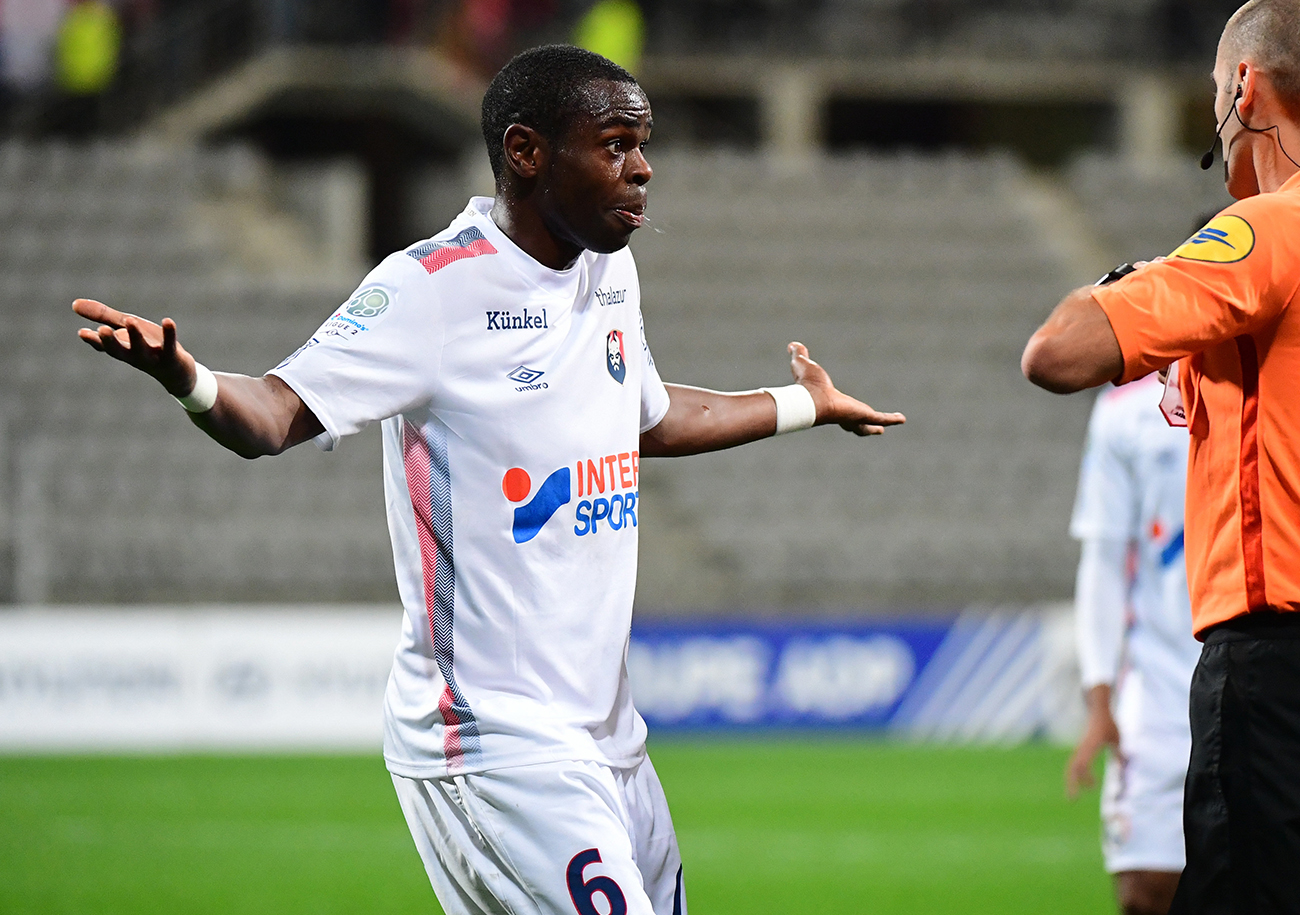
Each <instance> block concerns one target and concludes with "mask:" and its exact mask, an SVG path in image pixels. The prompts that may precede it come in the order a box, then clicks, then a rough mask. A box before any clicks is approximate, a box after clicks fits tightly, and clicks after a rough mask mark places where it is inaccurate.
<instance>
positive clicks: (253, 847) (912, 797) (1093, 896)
mask: <svg viewBox="0 0 1300 915" xmlns="http://www.w3.org/2000/svg"><path fill="white" fill-rule="evenodd" d="M651 752H652V754H653V757H654V760H655V764H656V767H657V768H658V770H659V774H660V777H661V778H662V780H663V783H664V786H665V789H666V790H667V792H668V798H669V801H670V802H671V804H672V806H673V813H674V818H675V821H676V823H677V831H678V835H679V837H680V841H681V846H682V855H683V857H684V858H685V862H686V864H685V874H686V888H687V898H688V900H689V904H690V907H691V910H692V911H693V912H694V913H695V915H732V913H734V915H742V913H744V915H757V913H773V915H776V913H780V915H792V913H796V915H797V913H803V912H808V913H823V912H826V913H830V912H833V913H856V912H863V913H880V915H886V913H926V915H940V913H949V912H950V913H962V915H969V913H975V912H990V913H994V912H996V913H999V915H1003V913H1006V915H1010V913H1019V912H1024V913H1031V912H1032V913H1041V912H1045V911H1051V912H1053V913H1061V915H1065V913H1072V912H1080V913H1083V912H1088V913H1106V912H1111V911H1113V910H1114V905H1113V903H1112V901H1111V895H1110V885H1109V882H1108V880H1107V879H1106V877H1105V876H1104V875H1103V874H1102V872H1101V857H1100V853H1099V851H1098V848H1097V831H1098V828H1097V814H1096V796H1095V794H1094V795H1092V796H1091V797H1089V798H1086V799H1085V800H1083V801H1082V802H1080V803H1078V804H1074V805H1071V804H1068V803H1067V802H1066V801H1065V800H1063V798H1062V791H1061V769H1062V766H1063V765H1064V763H1065V759H1066V752H1065V751H1064V750H1061V749H1057V748H1051V747H1041V746H1029V747H1019V748H1014V749H944V748H934V747H924V746H908V745H900V744H892V743H883V742H859V741H849V740H836V739H827V738H818V739H808V738H799V739H791V738H783V739H781V740H779V741H776V742H773V741H771V740H759V739H737V740H717V739H711V740H699V741H685V740H681V741H678V740H671V741H669V740H660V741H656V742H655V743H653V744H652V747H651ZM437 911H438V908H437V905H436V903H435V902H434V899H433V893H432V891H431V890H430V889H429V885H428V882H427V880H426V878H425V876H424V871H423V869H422V866H421V864H420V861H419V858H418V857H417V856H416V853H415V850H414V847H413V846H412V844H411V840H410V837H409V836H408V835H407V832H406V825H405V823H404V822H403V820H402V815H401V812H400V811H399V809H398V807H397V802H396V800H395V798H394V796H393V791H392V786H391V784H390V782H389V780H388V775H387V773H386V772H385V771H384V768H383V763H382V761H380V760H379V759H377V758H372V757H346V756H345V757H324V756H303V757H219V756H204V757H180V758H173V757H152V758H150V757H146V758H137V757H96V756H92V757H66V756H64V757H0V912H3V913H5V915H28V913H31V915H35V913H40V915H62V913H69V915H71V913H78V915H80V913H85V912H95V913H99V915H119V913H120V915H126V913H132V915H136V913H140V915H143V913H175V912H185V913H187V915H207V913H211V915H230V913H244V915H257V913H267V915H272V913H273V915H296V913H304V915H305V913H312V915H333V913H340V915H341V913H355V912H366V913H376V915H381V913H399V912H400V913H403V915H409V913H412V912H437Z"/></svg>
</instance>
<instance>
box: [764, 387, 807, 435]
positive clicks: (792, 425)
mask: <svg viewBox="0 0 1300 915" xmlns="http://www.w3.org/2000/svg"><path fill="white" fill-rule="evenodd" d="M759 390H760V391H766V392H767V393H769V394H771V395H772V399H773V400H775V401H776V433H775V434H777V435H784V434H785V433H787V432H798V431H799V430H800V429H811V428H812V427H813V424H814V423H816V422H817V404H815V403H813V397H812V394H811V393H809V391H808V389H807V388H805V387H804V386H803V385H801V384H789V385H786V386H785V387H783V388H759Z"/></svg>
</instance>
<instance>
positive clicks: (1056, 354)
mask: <svg viewBox="0 0 1300 915" xmlns="http://www.w3.org/2000/svg"><path fill="white" fill-rule="evenodd" d="M1020 370H1021V371H1022V372H1024V373H1025V377H1026V378H1028V379H1029V380H1030V381H1032V382H1033V383H1034V384H1036V385H1038V386H1039V387H1040V388H1046V389H1047V390H1049V391H1051V392H1052V393H1054V394H1073V393H1074V392H1075V391H1082V390H1083V389H1084V388H1095V387H1096V386H1097V385H1099V384H1105V383H1106V382H1107V381H1110V380H1112V379H1114V378H1116V377H1118V376H1119V374H1120V373H1121V372H1123V371H1124V354H1123V352H1122V351H1121V350H1120V347H1119V340H1118V339H1117V338H1116V336H1115V331H1114V329H1113V328H1112V327H1111V326H1110V319H1109V318H1107V317H1106V312H1104V311H1102V308H1101V306H1100V305H1098V304H1097V300H1096V299H1094V298H1093V297H1092V287H1091V286H1084V287H1083V288H1081V289H1076V290H1074V292H1072V293H1070V294H1069V295H1067V296H1066V297H1065V298H1064V299H1062V300H1061V303H1060V304H1059V305H1057V306H1056V309H1055V310H1054V311H1053V312H1052V313H1051V315H1050V316H1049V317H1048V319H1047V320H1046V321H1045V322H1044V323H1043V326H1042V327H1040V328H1038V330H1036V331H1035V332H1034V335H1033V336H1032V337H1030V338H1029V343H1028V344H1027V345H1026V346H1025V352H1024V355H1022V356H1021V357H1020Z"/></svg>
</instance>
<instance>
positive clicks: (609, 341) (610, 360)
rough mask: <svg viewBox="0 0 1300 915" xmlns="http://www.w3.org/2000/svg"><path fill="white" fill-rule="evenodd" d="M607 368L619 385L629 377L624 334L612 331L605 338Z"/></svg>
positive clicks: (619, 331)
mask: <svg viewBox="0 0 1300 915" xmlns="http://www.w3.org/2000/svg"><path fill="white" fill-rule="evenodd" d="M605 368H607V369H609V374H610V376H611V377H613V379H614V380H615V381H617V382H618V383H619V384H622V383H623V379H624V378H626V377H627V356H625V355H624V353H623V332H622V331H621V330H611V331H610V332H609V336H607V337H606V338H605Z"/></svg>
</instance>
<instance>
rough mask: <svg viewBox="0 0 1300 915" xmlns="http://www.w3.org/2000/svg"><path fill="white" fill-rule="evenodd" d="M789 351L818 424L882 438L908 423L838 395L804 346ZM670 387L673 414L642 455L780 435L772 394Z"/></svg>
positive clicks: (646, 437) (646, 441)
mask: <svg viewBox="0 0 1300 915" xmlns="http://www.w3.org/2000/svg"><path fill="white" fill-rule="evenodd" d="M788 349H789V351H790V371H791V372H792V373H793V375H794V380H795V381H796V382H797V383H798V384H800V385H802V386H803V387H804V388H806V389H807V391H808V393H809V394H811V395H812V402H813V404H814V405H815V407H816V419H815V420H814V422H813V424H814V425H818V426H822V425H829V424H831V423H835V424H837V425H839V426H841V427H842V428H844V429H846V430H848V431H849V432H852V433H854V434H855V435H879V434H880V433H882V432H884V431H885V427H886V426H896V425H899V424H900V423H903V422H905V421H906V419H905V417H904V416H903V414H902V413H881V412H880V411H878V410H874V409H872V408H871V407H870V406H868V405H867V404H865V403H863V402H862V401H860V400H855V399H854V398H852V397H849V396H848V395H847V394H844V393H842V392H841V391H839V390H837V389H836V387H835V385H834V384H832V383H831V378H830V375H828V374H826V370H825V369H824V368H822V367H821V366H820V365H818V364H817V363H816V362H813V361H812V359H811V358H809V356H808V348H807V347H806V346H804V345H803V344H802V343H791V344H790V346H789V347H788ZM666 387H667V388H668V396H669V399H670V406H669V407H668V413H667V414H666V415H665V416H664V418H663V419H662V420H661V421H660V423H659V425H657V426H655V427H654V428H653V429H650V430H648V431H646V432H643V433H642V434H641V454H642V456H649V457H678V456H680V455H684V454H700V453H702V452H705V451H719V450H721V449H723V448H732V447H734V446H736V445H743V444H745V443H746V442H752V441H756V440H757V439H760V438H769V437H770V436H772V435H775V434H776V431H777V404H776V400H775V396H774V395H772V394H769V393H767V392H766V391H746V392H743V393H737V394H729V393H723V392H721V391H707V390H704V389H703V388H692V387H686V386H683V385H675V384H670V385H666ZM796 393H799V392H797V391H796ZM800 396H801V397H802V396H803V395H802V394H800ZM805 400H806V398H805Z"/></svg>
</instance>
